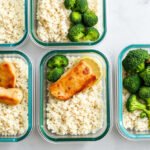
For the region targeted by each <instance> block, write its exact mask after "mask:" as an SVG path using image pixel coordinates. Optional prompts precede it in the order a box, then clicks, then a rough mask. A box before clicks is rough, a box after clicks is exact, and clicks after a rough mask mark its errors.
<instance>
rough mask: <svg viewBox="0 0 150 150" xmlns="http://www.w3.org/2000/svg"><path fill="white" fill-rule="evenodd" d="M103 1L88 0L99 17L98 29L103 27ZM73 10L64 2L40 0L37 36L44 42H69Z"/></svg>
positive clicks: (60, 0)
mask: <svg viewBox="0 0 150 150" xmlns="http://www.w3.org/2000/svg"><path fill="white" fill-rule="evenodd" d="M99 1H101V0H88V3H89V8H90V9H91V10H93V11H94V12H95V13H96V14H97V15H98V17H99V22H98V24H97V25H96V28H98V29H99V28H100V26H102V25H101V24H102V22H101V19H100V18H102V16H101V15H100V14H99V11H100V10H101V7H100V6H101V4H100V2H99ZM70 13H71V10H67V9H66V8H65V6H64V0H38V7H37V36H38V38H39V39H40V40H41V41H43V42H68V41H69V39H68V38H67V34H68V30H69V28H70V19H69V16H70ZM100 33H101V31H100Z"/></svg>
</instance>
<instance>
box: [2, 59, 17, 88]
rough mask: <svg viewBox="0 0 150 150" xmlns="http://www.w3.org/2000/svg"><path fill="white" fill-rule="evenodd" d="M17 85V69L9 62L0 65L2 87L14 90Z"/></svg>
mask: <svg viewBox="0 0 150 150" xmlns="http://www.w3.org/2000/svg"><path fill="white" fill-rule="evenodd" d="M15 84H16V75H15V68H14V66H13V64H11V63H9V62H3V63H0V87H4V88H14V87H15Z"/></svg>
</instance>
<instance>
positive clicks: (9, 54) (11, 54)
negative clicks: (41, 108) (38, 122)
mask: <svg viewBox="0 0 150 150" xmlns="http://www.w3.org/2000/svg"><path fill="white" fill-rule="evenodd" d="M0 58H6V59H7V58H12V59H14V58H15V59H14V60H16V59H19V60H23V62H25V63H26V64H27V66H28V68H27V74H28V80H27V88H28V95H27V97H28V104H27V105H28V106H27V111H28V112H27V113H28V120H27V123H28V127H27V129H26V131H25V132H24V133H22V134H21V135H12V136H9V135H0V142H18V141H21V140H23V139H25V138H26V137H27V136H28V135H29V133H30V131H31V129H32V122H33V106H32V99H33V94H32V93H33V92H32V91H33V90H32V88H33V87H32V81H33V80H32V78H33V77H32V63H31V61H30V59H29V58H28V56H27V55H25V54H24V53H22V52H20V51H14V50H13V51H6V50H5V51H0ZM21 71H22V70H21ZM17 80H18V79H17ZM20 84H23V83H20ZM12 107H13V106H12ZM20 108H23V109H26V108H24V106H22V107H19V109H20ZM15 109H18V107H17V108H15ZM10 111H11V110H10ZM12 113H14V112H12ZM23 113H24V112H23ZM1 117H2V116H1ZM10 118H11V117H10ZM20 130H21V129H20Z"/></svg>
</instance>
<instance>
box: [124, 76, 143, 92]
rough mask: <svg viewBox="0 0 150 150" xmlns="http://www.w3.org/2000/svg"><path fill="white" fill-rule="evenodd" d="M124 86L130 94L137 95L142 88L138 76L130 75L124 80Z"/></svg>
mask: <svg viewBox="0 0 150 150" xmlns="http://www.w3.org/2000/svg"><path fill="white" fill-rule="evenodd" d="M123 86H124V88H125V89H127V90H128V91H129V92H130V93H132V94H134V93H136V92H137V91H138V90H139V88H140V86H141V79H140V77H139V76H138V75H130V76H127V77H125V78H124V80H123Z"/></svg>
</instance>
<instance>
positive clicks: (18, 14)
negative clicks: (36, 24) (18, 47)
mask: <svg viewBox="0 0 150 150" xmlns="http://www.w3.org/2000/svg"><path fill="white" fill-rule="evenodd" d="M24 28H25V27H24V0H0V44H4V43H16V42H18V41H19V40H20V39H21V38H22V37H23V35H24Z"/></svg>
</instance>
